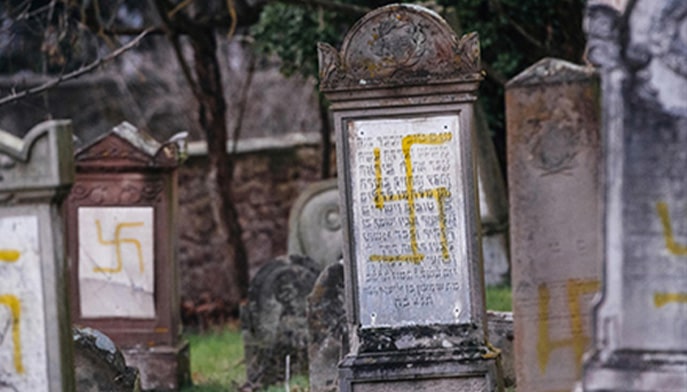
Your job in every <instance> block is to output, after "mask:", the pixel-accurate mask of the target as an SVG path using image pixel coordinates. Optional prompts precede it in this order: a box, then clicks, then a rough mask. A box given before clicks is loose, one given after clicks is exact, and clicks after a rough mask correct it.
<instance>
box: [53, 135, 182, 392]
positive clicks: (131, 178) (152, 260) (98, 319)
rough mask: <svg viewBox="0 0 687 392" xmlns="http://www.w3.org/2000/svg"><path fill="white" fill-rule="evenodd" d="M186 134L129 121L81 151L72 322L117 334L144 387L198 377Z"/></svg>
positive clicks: (71, 209) (70, 212)
mask: <svg viewBox="0 0 687 392" xmlns="http://www.w3.org/2000/svg"><path fill="white" fill-rule="evenodd" d="M181 140H183V138H179V137H177V138H174V140H170V141H168V142H166V143H164V144H160V143H158V142H157V141H156V140H155V139H153V138H152V137H150V136H149V135H147V134H145V133H143V132H140V131H138V130H137V129H136V128H135V127H133V126H132V125H130V124H128V123H122V124H120V125H119V126H117V127H115V128H114V129H113V130H112V131H111V132H108V133H106V134H104V135H103V136H102V137H100V138H99V139H97V140H95V141H94V142H92V143H91V144H90V145H88V146H86V147H84V148H82V149H79V150H78V151H77V152H76V181H75V184H74V187H73V188H72V191H71V193H70V194H69V197H68V199H67V203H66V208H65V214H66V219H67V228H68V231H67V234H68V251H69V255H70V258H71V261H72V265H71V271H70V275H71V280H72V282H73V283H72V286H71V310H72V319H73V321H74V323H75V324H77V325H80V326H88V327H92V328H94V329H97V330H100V331H102V332H103V333H105V334H106V335H107V336H109V337H110V338H112V340H113V341H114V342H115V343H116V344H117V346H118V347H119V348H120V349H121V351H122V353H123V354H124V356H125V358H126V361H127V363H128V364H129V365H131V366H134V367H137V368H138V369H139V370H140V372H141V387H142V388H143V389H145V390H149V389H163V390H164V389H178V388H179V387H180V386H181V385H183V384H185V383H187V382H188V381H189V380H190V374H189V371H190V370H189V352H188V342H186V341H184V340H183V339H182V338H181V322H180V306H179V293H178V276H177V258H176V243H177V242H176V241H177V234H176V226H177V221H176V211H177V177H176V176H177V174H176V169H177V167H178V164H179V162H180V159H181V156H182V154H183V151H180V147H179V145H178V143H177V142H178V141H181Z"/></svg>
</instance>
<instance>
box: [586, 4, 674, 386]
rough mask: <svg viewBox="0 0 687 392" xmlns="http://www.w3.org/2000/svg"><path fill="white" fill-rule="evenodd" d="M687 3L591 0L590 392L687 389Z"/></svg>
mask: <svg viewBox="0 0 687 392" xmlns="http://www.w3.org/2000/svg"><path fill="white" fill-rule="evenodd" d="M686 24H687V3H686V2H684V1H673V0H666V1H653V0H638V1H634V2H632V1H630V2H627V3H625V2H618V1H613V2H611V1H603V2H597V1H591V2H589V4H588V6H587V14H586V17H585V26H586V30H587V36H588V56H589V59H590V60H591V61H592V62H593V63H594V64H596V65H598V66H599V68H600V72H601V80H602V107H603V135H604V142H605V144H604V149H605V152H604V156H605V160H606V174H605V176H606V188H605V201H606V207H605V213H604V219H605V233H604V234H605V239H604V248H605V249H604V250H605V260H606V265H605V269H604V276H603V296H602V298H601V300H600V302H599V304H598V307H597V308H596V309H595V319H594V321H595V336H594V342H593V347H592V350H591V351H590V352H589V356H588V357H587V359H586V360H585V368H584V376H583V379H582V383H581V386H582V388H583V389H584V390H585V391H685V390H687V245H686V244H687V220H686V219H685V216H687V177H685V167H687V35H686V31H687V30H686V29H685V25H686Z"/></svg>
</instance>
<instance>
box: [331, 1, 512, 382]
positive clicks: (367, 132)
mask: <svg viewBox="0 0 687 392" xmlns="http://www.w3.org/2000/svg"><path fill="white" fill-rule="evenodd" d="M319 57H320V58H319V60H320V80H321V84H320V88H321V90H322V92H323V93H324V94H325V96H326V97H327V99H328V100H329V101H330V102H331V107H330V109H331V110H332V114H333V118H334V124H335V130H336V135H337V146H338V148H337V165H338V173H339V190H340V192H341V206H342V208H341V211H342V216H343V225H342V226H343V234H344V247H343V250H344V252H343V253H344V261H345V263H344V268H345V274H344V275H345V279H346V285H345V286H346V290H347V291H346V313H347V318H348V324H349V328H348V335H349V336H348V339H347V340H348V344H349V352H348V354H347V355H346V356H345V358H344V359H343V361H342V363H341V365H340V374H339V379H340V388H341V390H342V391H387V390H395V391H407V390H415V389H418V388H437V389H443V390H465V391H472V390H480V391H482V390H497V389H499V390H500V385H499V384H500V379H499V377H498V374H497V357H498V354H497V353H496V352H494V351H492V350H491V349H490V348H489V347H488V345H487V344H486V324H487V323H486V315H485V309H484V276H483V272H482V271H483V269H482V259H481V248H480V225H479V205H478V201H477V189H476V178H475V164H474V146H473V143H474V139H473V135H472V134H473V124H472V119H473V116H472V114H473V102H474V101H475V100H476V98H477V96H476V90H477V87H478V85H479V81H480V79H481V76H480V65H479V42H478V39H477V35H476V34H468V35H466V36H464V37H462V38H460V39H459V38H458V37H457V36H456V35H455V33H453V31H452V30H451V29H450V27H449V26H448V25H447V24H446V22H445V21H444V20H442V19H441V18H440V17H439V16H438V15H436V14H435V13H433V12H432V11H429V10H427V9H425V8H423V7H419V6H412V5H390V6H386V7H383V8H379V9H377V10H374V11H372V12H370V13H368V14H367V15H365V16H364V17H363V18H362V19H361V20H359V21H358V22H357V23H356V24H355V25H354V26H353V27H352V28H351V30H350V31H349V32H348V34H347V35H346V37H345V38H344V41H343V45H342V48H341V51H337V50H336V49H334V48H333V47H331V46H329V45H326V44H320V45H319ZM409 364H410V366H408V365H409Z"/></svg>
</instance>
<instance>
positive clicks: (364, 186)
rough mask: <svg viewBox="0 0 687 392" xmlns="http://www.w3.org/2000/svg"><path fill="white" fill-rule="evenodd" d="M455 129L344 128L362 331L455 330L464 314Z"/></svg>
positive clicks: (385, 124) (368, 123) (436, 122)
mask: <svg viewBox="0 0 687 392" xmlns="http://www.w3.org/2000/svg"><path fill="white" fill-rule="evenodd" d="M458 124H459V123H458V116H428V117H422V118H412V119H384V120H360V121H353V122H351V123H349V126H348V142H349V147H350V149H351V151H354V154H352V162H351V169H350V170H351V178H352V190H351V194H352V195H353V196H352V204H353V205H352V215H353V216H352V219H353V224H352V225H351V226H352V227H353V233H352V234H353V237H354V239H355V242H356V244H357V246H356V255H355V260H356V264H357V273H358V276H357V279H358V288H359V296H360V301H359V302H360V303H359V305H360V307H359V310H360V318H361V323H362V325H363V326H370V327H372V326H387V325H420V324H437V323H456V322H460V321H461V320H465V319H466V317H467V314H468V313H469V312H468V310H469V309H468V308H467V306H468V300H467V297H468V293H467V291H466V290H467V289H468V288H467V283H466V282H467V278H468V277H467V276H466V275H467V274H466V273H465V272H464V271H467V266H466V265H467V264H466V263H467V250H466V246H467V245H466V238H465V235H466V232H465V231H466V229H465V226H464V225H465V212H464V209H463V203H464V196H463V194H462V192H463V187H464V182H463V179H462V178H461V170H462V167H463V165H464V164H463V162H462V160H461V159H462V156H461V153H460V150H459V148H460V147H461V146H460V143H459V141H460V134H459V126H458ZM466 148H467V146H466Z"/></svg>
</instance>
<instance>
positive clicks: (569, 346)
mask: <svg viewBox="0 0 687 392" xmlns="http://www.w3.org/2000/svg"><path fill="white" fill-rule="evenodd" d="M598 88H599V87H598V78H597V76H596V74H595V72H594V70H593V69H592V68H585V67H581V66H577V65H574V64H570V63H568V62H565V61H562V60H557V59H544V60H541V61H539V62H538V63H536V64H534V65H532V66H531V67H529V68H528V69H526V70H525V71H523V72H522V73H521V74H519V75H518V76H516V77H515V78H513V79H512V80H511V81H510V82H508V84H507V86H506V118H507V137H508V139H507V145H508V181H509V184H510V188H509V195H510V235H511V256H512V269H511V271H512V279H511V284H512V287H513V313H514V320H515V335H516V339H515V358H516V369H517V380H518V388H521V389H522V390H525V391H532V392H536V391H551V390H568V391H569V390H571V389H572V388H573V386H574V385H575V382H576V381H577V380H578V379H579V377H580V376H581V369H582V355H583V353H584V352H585V350H586V349H588V348H589V342H590V335H591V318H590V314H591V305H590V301H591V299H592V298H593V296H594V294H596V293H597V292H598V291H599V289H600V280H601V266H602V251H601V223H602V222H601V219H600V216H601V179H600V175H601V170H602V168H601V141H600V137H599V124H600V118H599V117H600V113H599V99H598Z"/></svg>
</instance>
